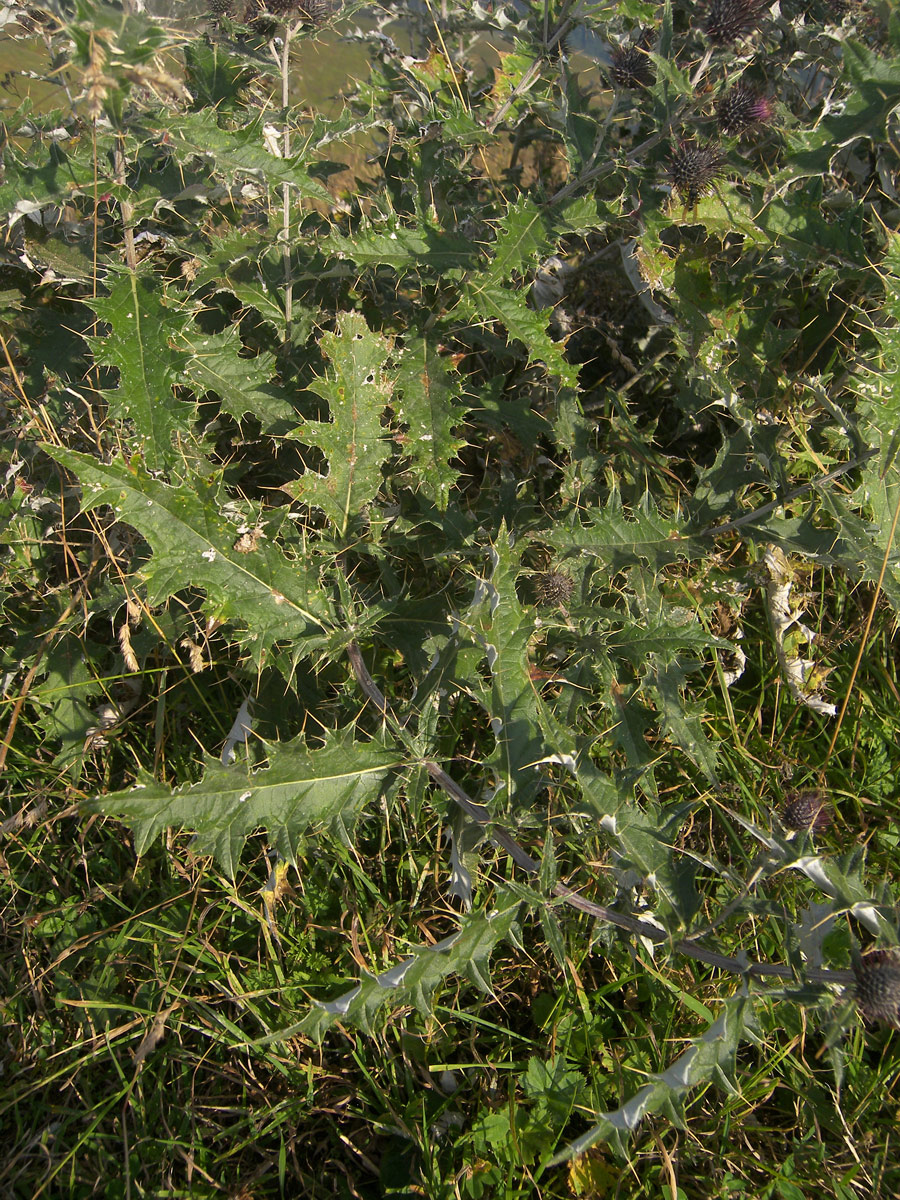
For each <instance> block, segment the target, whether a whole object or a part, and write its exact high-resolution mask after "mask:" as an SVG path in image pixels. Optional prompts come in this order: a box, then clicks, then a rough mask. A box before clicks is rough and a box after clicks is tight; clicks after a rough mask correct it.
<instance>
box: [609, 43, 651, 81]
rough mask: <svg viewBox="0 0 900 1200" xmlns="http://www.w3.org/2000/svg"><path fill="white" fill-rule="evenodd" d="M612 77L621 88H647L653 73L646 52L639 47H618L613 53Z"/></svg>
mask: <svg viewBox="0 0 900 1200" xmlns="http://www.w3.org/2000/svg"><path fill="white" fill-rule="evenodd" d="M612 77H613V79H614V80H615V81H616V83H617V84H618V85H619V87H621V88H636V87H646V86H647V84H648V83H652V82H653V71H652V69H651V63H650V59H649V58H648V57H647V54H646V51H645V50H643V49H642V48H641V46H640V45H637V46H617V47H616V48H615V49H614V50H613V52H612Z"/></svg>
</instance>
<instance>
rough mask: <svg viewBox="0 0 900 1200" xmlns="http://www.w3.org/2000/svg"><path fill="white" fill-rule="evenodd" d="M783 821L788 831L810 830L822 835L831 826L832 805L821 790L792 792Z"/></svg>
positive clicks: (783, 814)
mask: <svg viewBox="0 0 900 1200" xmlns="http://www.w3.org/2000/svg"><path fill="white" fill-rule="evenodd" d="M781 815H782V820H783V821H784V823H785V825H787V827H788V829H808V830H809V832H810V833H821V832H822V830H823V829H827V828H828V826H829V825H830V824H831V816H832V813H831V805H830V804H829V803H828V801H827V799H826V798H825V793H824V792H823V791H821V790H820V789H819V788H814V789H813V790H811V791H808V792H792V793H791V794H790V795H789V796H788V802H787V804H786V805H785V808H784V812H783V813H782V814H781Z"/></svg>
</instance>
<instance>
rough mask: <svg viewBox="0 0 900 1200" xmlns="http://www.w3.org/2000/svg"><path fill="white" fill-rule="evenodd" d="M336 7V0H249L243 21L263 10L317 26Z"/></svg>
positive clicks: (250, 18)
mask: <svg viewBox="0 0 900 1200" xmlns="http://www.w3.org/2000/svg"><path fill="white" fill-rule="evenodd" d="M337 7H338V0H249V3H248V5H247V10H246V12H245V13H244V21H245V22H247V23H249V22H250V21H251V20H252V19H253V18H254V17H258V16H260V15H261V14H262V13H263V12H269V13H271V14H272V15H273V16H276V17H288V18H289V19H291V20H299V21H305V22H306V24H307V25H316V26H318V25H322V24H324V22H325V21H327V20H328V18H329V17H330V16H331V14H332V13H333V12H334V11H335V10H336V9H337Z"/></svg>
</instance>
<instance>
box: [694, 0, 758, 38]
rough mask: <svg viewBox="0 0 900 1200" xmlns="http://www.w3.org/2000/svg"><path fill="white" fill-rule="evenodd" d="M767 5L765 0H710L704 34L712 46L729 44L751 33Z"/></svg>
mask: <svg viewBox="0 0 900 1200" xmlns="http://www.w3.org/2000/svg"><path fill="white" fill-rule="evenodd" d="M768 7H769V5H768V4H766V2H765V0H712V3H711V4H710V6H709V16H708V17H707V18H706V36H707V37H708V38H709V40H710V41H711V42H712V43H713V45H714V46H729V45H731V44H732V43H733V42H736V41H737V40H738V39H739V38H742V37H744V35H745V34H747V33H751V32H752V31H753V30H754V29H755V28H756V27H757V25H758V24H759V22H760V20H761V18H762V15H763V13H764V12H765V11H766V9H767V8H768Z"/></svg>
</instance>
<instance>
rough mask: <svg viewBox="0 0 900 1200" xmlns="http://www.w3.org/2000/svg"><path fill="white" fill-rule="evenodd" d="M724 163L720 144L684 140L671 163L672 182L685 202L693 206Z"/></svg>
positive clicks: (679, 144) (704, 192)
mask: <svg viewBox="0 0 900 1200" xmlns="http://www.w3.org/2000/svg"><path fill="white" fill-rule="evenodd" d="M721 163H722V155H721V151H720V150H719V148H718V146H715V145H706V146H700V145H698V144H697V143H696V142H686V141H682V142H679V143H678V147H677V149H676V150H675V153H674V154H673V155H672V158H671V160H670V163H669V175H670V178H671V180H672V184H673V185H674V187H675V190H676V191H677V192H678V194H679V196H680V197H681V198H682V200H683V201H684V203H685V204H686V205H688V206H689V207H693V205H695V204H696V203H697V201H698V200H699V199H700V197H701V196H704V195H705V194H706V192H707V191H708V190H709V186H710V184H711V183H712V181H713V180H714V179H715V177H716V175H717V173H718V170H719V167H720V165H721Z"/></svg>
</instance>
